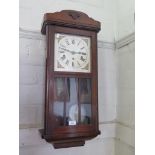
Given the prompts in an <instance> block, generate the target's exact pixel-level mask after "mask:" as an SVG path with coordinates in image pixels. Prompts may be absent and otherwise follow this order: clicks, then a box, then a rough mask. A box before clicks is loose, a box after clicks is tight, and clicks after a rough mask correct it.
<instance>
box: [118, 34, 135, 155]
mask: <svg viewBox="0 0 155 155" xmlns="http://www.w3.org/2000/svg"><path fill="white" fill-rule="evenodd" d="M122 42H123V44H122ZM116 45H117V50H116V53H117V54H116V55H117V70H118V71H117V85H118V86H117V89H118V91H117V92H118V98H117V99H118V102H117V121H116V122H117V123H116V143H115V151H116V155H124V154H125V155H134V150H135V149H134V146H135V143H134V139H135V135H134V134H135V129H134V127H135V118H134V116H135V115H134V114H135V81H134V78H135V77H134V75H135V49H134V48H135V44H134V34H132V35H130V36H128V38H126V41H125V39H123V40H121V41H119V42H117V43H116Z"/></svg>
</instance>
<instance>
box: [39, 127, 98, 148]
mask: <svg viewBox="0 0 155 155" xmlns="http://www.w3.org/2000/svg"><path fill="white" fill-rule="evenodd" d="M39 132H40V134H41V136H42V138H43V139H45V140H46V141H47V142H48V143H51V144H53V146H54V148H55V149H59V148H68V147H77V146H84V144H85V140H90V139H92V138H94V137H96V136H98V135H99V134H100V131H98V133H96V134H94V135H92V136H88V137H77V138H67V139H62V140H53V139H51V138H50V136H49V135H45V134H44V129H40V130H39Z"/></svg>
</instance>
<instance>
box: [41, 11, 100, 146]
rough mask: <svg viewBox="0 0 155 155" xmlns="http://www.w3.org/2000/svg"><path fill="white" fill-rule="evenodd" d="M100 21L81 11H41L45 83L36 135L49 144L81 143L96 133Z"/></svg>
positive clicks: (72, 144) (79, 144)
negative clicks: (43, 13)
mask: <svg viewBox="0 0 155 155" xmlns="http://www.w3.org/2000/svg"><path fill="white" fill-rule="evenodd" d="M99 31H100V22H98V21H95V20H94V19H92V18H90V17H89V16H88V15H86V14H85V13H83V12H79V11H74V10H63V11H61V12H55V13H46V14H45V15H44V20H43V24H42V29H41V32H42V34H44V35H46V45H47V58H46V85H45V112H44V129H42V130H40V131H41V134H42V138H44V139H45V140H46V141H47V142H49V143H52V144H53V146H54V148H62V147H73V146H82V145H84V144H85V140H89V139H92V138H94V137H96V136H97V135H98V134H100V131H99V124H98V82H97V81H98V77H97V75H98V71H97V33H98V32H99Z"/></svg>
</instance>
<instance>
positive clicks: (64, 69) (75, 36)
mask: <svg viewBox="0 0 155 155" xmlns="http://www.w3.org/2000/svg"><path fill="white" fill-rule="evenodd" d="M58 34H59V35H61V36H64V38H67V37H68V38H71V37H73V38H77V39H81V40H82V41H83V42H84V39H87V40H88V46H87V50H88V51H87V52H88V53H87V61H86V63H85V65H84V66H82V67H86V65H87V67H88V69H87V68H86V69H84V68H80V67H79V68H73V67H68V68H67V67H65V66H62V68H59V67H58V62H57V61H58V60H57V59H58V55H59V53H58V48H59V43H58V39H57V38H56V35H58ZM64 38H62V39H64ZM54 41H55V42H54V45H55V48H54V71H59V72H63V71H64V72H82V73H90V72H91V57H90V56H91V38H90V37H86V36H81V35H73V34H66V33H55V40H54ZM60 42H61V40H60ZM60 65H62V64H60ZM63 67H64V68H63Z"/></svg>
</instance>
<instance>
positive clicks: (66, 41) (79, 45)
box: [54, 33, 91, 73]
mask: <svg viewBox="0 0 155 155" xmlns="http://www.w3.org/2000/svg"><path fill="white" fill-rule="evenodd" d="M90 46H91V45H90V38H89V37H83V36H75V35H68V34H60V33H56V34H55V50H54V71H67V72H86V73H89V72H90V70H91V68H90V66H91V62H90Z"/></svg>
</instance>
